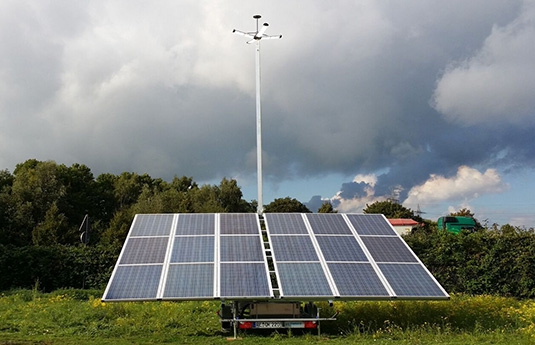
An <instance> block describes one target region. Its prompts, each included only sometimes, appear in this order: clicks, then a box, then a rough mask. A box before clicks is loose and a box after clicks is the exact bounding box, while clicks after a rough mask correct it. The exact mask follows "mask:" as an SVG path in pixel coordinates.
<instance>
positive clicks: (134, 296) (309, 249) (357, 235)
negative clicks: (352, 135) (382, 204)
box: [103, 213, 449, 301]
mask: <svg viewBox="0 0 535 345" xmlns="http://www.w3.org/2000/svg"><path fill="white" fill-rule="evenodd" d="M264 217H265V224H266V236H264V237H263V236H262V229H261V223H260V218H259V216H258V215H257V214H254V213H238V214H236V213H226V214H223V213H221V214H138V215H136V217H135V218H134V221H133V223H132V226H131V228H130V232H129V234H128V236H127V239H126V241H125V244H124V246H123V249H122V251H121V254H120V256H119V259H118V261H117V264H116V266H115V269H114V271H113V273H112V276H111V278H110V282H109V283H108V287H107V288H106V291H105V292H104V296H103V300H105V301H122V300H133V301H135V300H196V299H198V300H206V299H230V300H232V299H271V298H275V297H279V298H295V299H301V298H303V299H307V300H311V299H334V298H342V299H391V298H429V299H444V298H448V297H449V296H448V294H447V293H446V292H445V291H444V289H443V288H442V287H441V286H440V284H438V283H437V281H436V280H435V278H434V277H433V276H432V275H431V274H430V273H429V271H428V270H427V269H426V268H425V267H424V265H423V264H422V263H421V261H420V260H419V259H418V258H417V257H416V255H414V253H413V252H412V250H411V249H410V248H409V247H408V246H407V244H406V243H405V242H404V241H403V239H402V238H401V237H400V236H399V235H397V233H396V232H395V231H394V229H393V227H392V226H391V225H390V223H389V222H388V221H387V220H386V218H385V217H384V216H383V215H374V214H312V213H308V214H305V213H267V214H265V215H264ZM265 240H267V243H266V244H265V243H264V241H265ZM266 249H269V250H268V251H267V252H268V253H269V252H270V253H271V256H270V260H271V261H272V262H270V263H271V267H272V269H271V271H270V269H269V267H270V263H268V256H267V255H266ZM273 286H275V288H273Z"/></svg>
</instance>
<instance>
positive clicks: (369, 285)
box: [328, 262, 389, 298]
mask: <svg viewBox="0 0 535 345" xmlns="http://www.w3.org/2000/svg"><path fill="white" fill-rule="evenodd" d="M328 266H329V270H330V271H331V274H332V276H333V279H334V281H335V282H336V286H337V288H338V291H339V292H340V296H341V297H345V296H368V297H383V298H385V297H386V298H388V297H389V294H388V291H387V289H386V288H385V286H384V284H383V282H382V281H381V279H380V278H379V276H378V275H377V273H376V272H375V270H374V269H373V267H372V265H371V264H370V263H367V262H360V263H347V262H344V263H329V264H328Z"/></svg>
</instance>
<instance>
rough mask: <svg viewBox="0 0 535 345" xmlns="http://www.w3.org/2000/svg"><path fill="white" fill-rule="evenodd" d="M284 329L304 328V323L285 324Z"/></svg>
mask: <svg viewBox="0 0 535 345" xmlns="http://www.w3.org/2000/svg"><path fill="white" fill-rule="evenodd" d="M284 327H286V328H305V323H304V322H285V323H284Z"/></svg>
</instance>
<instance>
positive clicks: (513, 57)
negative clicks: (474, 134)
mask: <svg viewBox="0 0 535 345" xmlns="http://www.w3.org/2000/svg"><path fill="white" fill-rule="evenodd" d="M534 17H535V2H533V1H525V2H524V7H523V9H522V12H521V13H520V15H519V16H518V17H517V18H516V19H515V20H513V21H512V22H511V23H509V24H507V25H505V26H498V25H494V27H493V28H492V32H491V33H490V35H489V36H488V37H487V38H486V40H485V42H484V43H483V46H482V47H481V49H479V51H478V52H477V53H476V54H475V55H473V56H472V57H470V58H468V59H465V60H462V61H460V62H456V63H452V64H450V65H449V66H448V67H447V69H446V71H445V73H444V74H443V75H442V77H441V78H440V79H439V80H438V82H437V85H436V89H435V91H434V94H433V101H432V102H433V105H434V107H435V108H436V109H437V110H438V111H439V112H441V113H442V114H443V115H444V116H445V118H446V119H448V120H450V121H454V122H459V123H462V124H465V125H466V124H467V125H472V124H479V123H513V124H515V125H521V126H525V125H526V123H529V124H531V125H533V124H534V123H535V110H534V109H535V97H533V90H534V89H535V64H534V63H533V61H535V49H533V42H535V22H534V21H533V18H534Z"/></svg>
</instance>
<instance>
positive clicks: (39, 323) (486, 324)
mask: <svg viewBox="0 0 535 345" xmlns="http://www.w3.org/2000/svg"><path fill="white" fill-rule="evenodd" d="M100 296H101V291H87V290H60V291H56V292H53V293H49V294H43V293H40V292H38V291H35V290H33V291H32V290H18V291H10V292H4V293H2V294H1V296H0V344H10V345H14V344H76V345H82V344H119V345H121V344H225V343H228V342H232V341H237V342H239V343H240V344H256V345H258V344H259V343H261V344H272V343H273V344H274V343H277V344H353V343H355V344H510V345H513V344H532V343H535V326H534V322H535V302H533V301H518V300H515V299H512V298H502V297H493V296H475V297H470V296H453V297H452V299H451V300H450V301H441V302H422V301H397V302H339V303H335V305H334V309H335V310H339V311H340V315H339V317H338V320H337V321H334V322H332V321H331V322H324V323H322V328H321V330H322V334H321V335H319V336H318V335H317V333H316V332H314V333H311V334H307V333H305V334H303V333H299V332H293V333H288V332H286V331H279V332H275V331H269V332H265V333H263V334H258V333H254V332H248V333H240V334H239V339H238V340H233V339H232V335H231V334H225V333H221V332H220V324H219V320H218V317H217V315H216V311H217V310H218V307H219V305H218V303H217V302H176V303H173V302H145V303H102V302H101V301H100ZM322 307H323V310H324V312H325V314H326V315H329V314H331V313H332V312H333V310H331V309H329V307H328V306H327V305H323V306H322ZM229 338H231V339H229Z"/></svg>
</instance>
